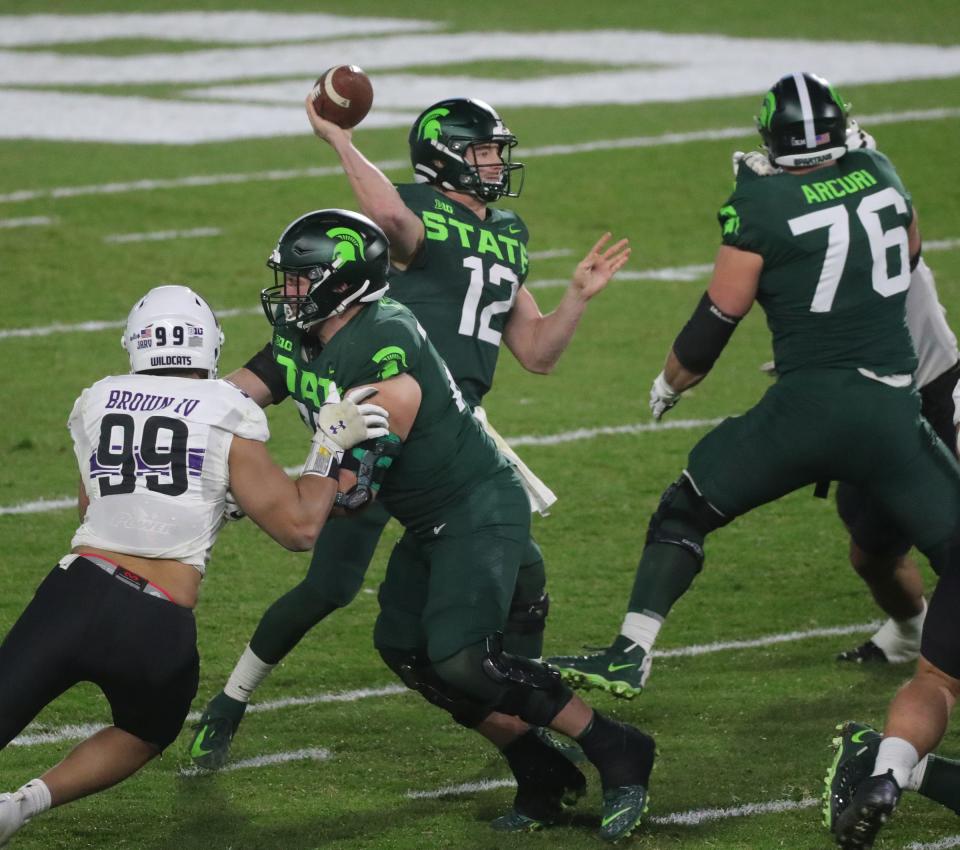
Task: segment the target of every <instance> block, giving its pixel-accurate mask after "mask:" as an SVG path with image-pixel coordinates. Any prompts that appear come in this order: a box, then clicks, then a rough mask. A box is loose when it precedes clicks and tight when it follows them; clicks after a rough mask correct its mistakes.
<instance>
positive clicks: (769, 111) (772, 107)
mask: <svg viewBox="0 0 960 850" xmlns="http://www.w3.org/2000/svg"><path fill="white" fill-rule="evenodd" d="M776 111H777V98H776V96H775V95H774V93H773V92H772V91H768V92H767V93H766V95H765V96H764V98H763V104H762V105H761V106H760V115H759V116H757V121H758V123H759V124H760V126H761V127H763V128H764V129H765V130H769V129H770V122H771V121H772V120H773V113H774V112H776Z"/></svg>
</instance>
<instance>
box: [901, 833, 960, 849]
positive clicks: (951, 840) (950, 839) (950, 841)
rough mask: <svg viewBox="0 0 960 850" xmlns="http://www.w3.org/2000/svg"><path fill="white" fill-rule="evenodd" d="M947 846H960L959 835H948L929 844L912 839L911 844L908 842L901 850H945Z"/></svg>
mask: <svg viewBox="0 0 960 850" xmlns="http://www.w3.org/2000/svg"><path fill="white" fill-rule="evenodd" d="M948 847H960V835H949V836H947V837H946V838H941V839H940V840H939V841H934V842H932V843H930V844H921V843H919V842H918V841H914V842H913V844H908V845H907V846H906V847H904V848H903V850H947V848H948Z"/></svg>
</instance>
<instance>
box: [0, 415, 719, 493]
mask: <svg viewBox="0 0 960 850" xmlns="http://www.w3.org/2000/svg"><path fill="white" fill-rule="evenodd" d="M721 422H723V417H720V418H718V419H672V420H669V419H668V420H667V421H666V422H637V423H635V424H633V425H603V426H600V427H598V428H577V429H576V430H574V431H564V432H562V433H560V434H544V435H538V434H525V435H522V436H519V437H506V438H505V439H506V441H507V442H508V443H509V444H510V445H511V446H514V447H516V446H557V445H560V444H561V443H573V442H576V441H578V440H592V439H593V438H594V437H609V436H616V435H620V434H645V433H647V432H650V431H654V432H656V431H677V430H679V431H686V430H688V429H691V428H707V427H711V426H713V425H719V424H720V423H721ZM0 510H2V509H0Z"/></svg>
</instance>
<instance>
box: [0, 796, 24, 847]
mask: <svg viewBox="0 0 960 850" xmlns="http://www.w3.org/2000/svg"><path fill="white" fill-rule="evenodd" d="M22 800H23V792H22V791H14V792H13V793H12V794H0V847H5V846H6V844H7V842H8V841H9V840H10V837H11V836H12V835H13V834H14V833H15V832H17V830H19V829H20V827H21V826H23V825H24V824H25V823H26V822H27V819H26V818H24V816H23V811H22V810H21V808H20V803H21V801H22Z"/></svg>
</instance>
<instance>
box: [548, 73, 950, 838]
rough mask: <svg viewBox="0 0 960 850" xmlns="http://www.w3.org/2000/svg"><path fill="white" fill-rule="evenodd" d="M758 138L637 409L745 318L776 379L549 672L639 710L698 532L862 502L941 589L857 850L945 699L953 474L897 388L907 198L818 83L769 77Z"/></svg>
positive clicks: (708, 442) (847, 824)
mask: <svg viewBox="0 0 960 850" xmlns="http://www.w3.org/2000/svg"><path fill="white" fill-rule="evenodd" d="M758 125H759V130H760V134H761V137H762V139H763V141H764V144H765V147H766V149H767V152H768V155H769V157H770V159H771V162H772V163H773V164H774V165H777V166H780V167H781V168H782V169H783V170H782V173H779V174H774V175H771V176H766V177H761V176H758V175H757V174H755V173H753V172H752V171H751V170H749V169H740V171H739V174H738V179H737V183H736V186H735V189H734V192H733V194H732V196H731V197H730V199H729V200H728V201H727V203H726V204H724V205H723V207H722V208H721V210H720V213H719V221H720V226H721V238H722V243H723V244H722V245H721V247H720V249H719V251H718V253H717V258H716V262H715V265H714V270H713V275H712V278H711V280H710V284H709V287H708V289H707V292H706V293H705V294H704V296H703V297H702V299H701V301H700V304H699V305H698V306H697V308H696V310H695V311H694V313H693V315H692V316H691V318H690V320H689V321H688V323H687V324H686V326H685V327H684V328H683V329H682V330H681V331H680V333H679V335H678V336H677V338H676V340H675V342H674V344H673V347H672V349H671V350H670V352H669V354H668V357H667V360H666V364H665V366H664V369H663V371H662V372H661V373H660V374H659V375H658V376H657V378H656V379H655V381H654V383H653V387H652V390H651V393H650V406H651V410H652V412H653V415H654V417H655V418H656V419H659V418H660V417H661V416H662V415H663V414H664V413H665V412H666V411H667V410H669V409H670V408H671V407H672V406H673V405H674V404H676V403H677V401H678V400H679V399H680V396H681V393H682V392H683V391H684V390H686V389H687V388H689V387H692V386H694V385H695V384H697V383H698V382H699V381H701V380H702V379H703V378H704V377H705V375H706V374H707V373H708V372H709V371H710V368H711V367H712V365H713V363H714V362H715V360H716V358H717V357H718V356H719V354H720V352H721V351H722V349H723V347H724V345H725V344H726V343H727V341H728V340H729V338H730V335H731V334H732V333H733V331H734V329H735V327H736V325H737V323H738V322H739V321H740V319H741V318H742V317H743V316H744V315H746V313H747V312H748V311H749V310H750V308H751V307H752V306H753V303H754V302H755V301H757V302H759V303H760V306H761V307H762V308H763V310H764V312H765V314H766V318H767V324H768V326H769V328H770V331H771V333H772V335H773V348H774V354H775V359H776V364H777V370H778V373H779V378H778V380H777V382H776V383H775V384H774V385H773V386H772V387H771V388H770V389H769V390H768V391H767V392H766V394H765V395H764V396H763V398H762V399H761V400H760V401H759V402H758V403H757V404H756V405H755V406H754V407H752V408H751V409H750V410H748V411H747V412H746V413H745V414H743V415H742V416H737V417H733V418H730V419H727V420H725V421H724V422H722V423H721V424H720V425H719V426H717V427H716V428H715V429H713V430H712V431H711V432H710V433H709V434H707V435H706V436H705V437H704V438H703V439H702V440H700V441H699V442H698V443H697V444H696V445H695V446H694V448H693V450H692V451H691V452H690V456H689V460H688V464H687V468H686V469H685V470H684V471H683V475H682V476H681V477H680V478H679V479H678V480H677V481H676V482H675V483H674V484H672V485H671V486H670V487H668V488H667V490H666V491H665V493H664V494H663V497H662V500H661V502H660V506H659V508H658V509H657V511H656V512H655V513H654V515H653V517H652V518H651V521H650V525H649V528H648V531H647V538H646V545H645V547H644V550H643V554H642V557H641V560H640V564H639V566H638V568H637V574H636V579H635V582H634V587H633V592H632V595H631V598H630V603H629V606H628V614H627V616H626V618H625V620H624V623H623V626H622V627H621V631H620V634H619V635H618V637H617V638H616V640H615V641H614V643H613V644H612V645H611V646H610V647H609V648H608V649H606V650H605V651H603V652H601V653H599V654H597V655H593V656H581V657H564V658H558V659H554V663H556V664H557V665H558V666H560V667H561V669H562V670H563V671H564V673H565V677H566V678H567V680H568V681H571V682H572V683H574V684H578V683H579V684H582V685H586V686H593V687H602V688H605V689H608V690H620V691H621V693H623V694H624V695H634V694H636V693H639V691H640V689H641V688H642V686H643V684H644V681H645V678H646V675H648V673H649V662H650V657H651V650H652V648H653V645H654V642H655V640H656V637H657V634H658V632H659V630H660V628H661V626H662V624H663V621H664V619H665V618H666V616H667V614H668V612H669V611H670V609H671V607H672V606H673V604H674V602H676V600H677V599H678V598H679V597H680V596H681V595H682V594H683V593H684V592H685V591H686V590H687V589H688V587H689V586H690V584H691V583H692V582H693V580H694V578H695V577H696V575H697V573H699V571H700V569H701V568H702V566H703V561H704V548H703V547H704V539H705V537H706V535H707V534H708V533H709V532H711V531H713V530H715V529H718V528H720V527H722V526H724V525H726V524H727V523H729V522H731V521H733V520H734V519H735V518H736V517H738V516H740V515H741V514H744V513H746V512H747V511H749V510H751V509H753V508H754V507H757V506H759V505H762V504H765V503H767V502H770V501H773V500H774V499H777V498H779V497H780V496H783V495H785V494H787V493H789V492H791V491H793V490H796V489H797V488H799V487H802V486H804V485H806V484H810V483H814V482H818V481H829V480H835V481H846V482H849V483H851V484H853V485H854V486H857V487H859V488H862V490H863V491H864V492H865V493H866V494H867V495H868V496H869V497H870V498H871V499H873V500H874V501H876V502H877V503H878V504H879V505H880V506H881V507H882V508H883V510H884V511H885V512H886V513H887V514H888V515H889V516H890V517H892V518H893V520H894V521H895V523H896V524H897V526H898V527H899V528H900V529H901V530H902V531H903V532H904V533H905V534H907V535H908V536H909V537H910V538H911V539H912V540H914V541H915V542H916V544H917V546H918V548H920V549H921V551H923V552H924V554H926V555H927V557H928V558H929V560H930V563H931V565H932V566H933V568H934V570H935V571H936V572H937V573H938V574H939V576H940V578H939V582H938V585H937V588H936V590H935V591H934V593H933V596H932V598H931V600H930V605H929V611H928V614H927V618H926V621H925V624H924V628H923V634H922V638H921V658H920V661H919V665H918V670H917V674H916V676H915V677H914V679H913V680H912V681H911V682H910V683H909V684H908V685H907V686H906V687H905V688H904V689H903V690H901V691H900V693H899V694H898V695H897V697H896V698H895V700H894V703H893V705H892V707H891V711H890V714H889V717H888V721H887V726H886V728H885V730H884V739H883V741H882V743H881V744H880V746H879V750H878V752H877V758H876V762H875V766H874V768H873V774H874V776H872V777H870V778H869V779H868V780H865V781H864V782H862V783H860V786H859V788H857V789H856V792H855V795H854V797H853V803H852V804H850V796H849V794H848V795H847V796H846V797H844V802H845V807H844V809H843V811H838V812H837V813H836V817H835V818H834V819H833V820H832V821H831V824H830V825H831V827H832V829H833V831H834V833H835V835H836V837H837V840H838V841H839V842H840V844H841V846H844V847H869V846H870V845H871V843H872V839H873V835H874V834H875V833H876V831H877V830H878V829H879V828H880V826H881V824H882V823H883V822H884V820H885V819H886V818H887V816H888V815H889V814H890V813H891V812H892V810H893V808H894V806H895V805H896V802H897V799H898V797H899V793H900V788H901V787H903V786H904V785H905V784H906V782H907V780H908V778H909V775H910V772H911V770H912V768H913V767H914V766H916V764H917V761H918V758H919V757H920V756H923V755H925V754H926V753H928V752H929V751H930V750H931V749H932V748H933V747H934V746H935V745H936V743H937V742H938V741H939V740H940V738H941V737H942V735H943V733H944V731H945V728H946V723H947V716H948V711H947V707H948V706H952V705H953V702H954V701H955V699H956V697H957V696H958V695H960V621H958V620H957V617H956V616H955V610H956V606H957V604H958V602H960V548H958V543H957V541H958V539H960V534H958V532H960V528H958V526H960V467H958V464H957V460H956V458H955V457H954V455H953V453H952V452H951V451H950V450H949V449H948V448H947V447H946V446H945V445H944V444H943V443H942V442H941V441H940V440H939V438H937V437H936V435H935V434H934V433H933V431H932V429H931V428H930V426H929V424H928V423H926V422H925V421H923V420H921V417H920V400H919V396H918V394H917V392H916V388H915V386H914V382H913V377H912V375H913V372H914V370H915V368H916V355H915V353H914V350H913V347H912V345H911V341H910V337H909V334H908V331H907V327H906V323H905V321H904V310H905V299H906V290H907V288H908V286H909V282H910V270H911V266H912V265H915V264H916V263H917V262H918V261H919V255H920V233H919V229H918V227H917V220H916V215H915V213H914V210H913V207H912V203H911V198H910V195H909V194H908V193H907V192H906V190H905V189H904V187H903V185H902V184H901V182H900V179H899V177H898V176H897V174H896V172H895V171H894V169H893V167H892V166H891V165H890V162H889V161H888V160H887V159H886V158H885V157H884V156H883V155H882V154H880V153H879V152H877V151H872V150H855V151H849V152H848V150H847V147H846V144H845V136H846V129H847V110H846V107H845V104H844V103H843V101H842V100H841V99H840V98H839V96H838V95H837V93H836V91H835V90H834V89H833V87H832V86H830V85H829V83H827V82H826V81H825V80H823V79H822V78H820V77H816V76H814V75H811V74H801V73H797V74H791V75H788V76H786V77H784V78H782V79H781V80H780V81H779V82H778V83H777V84H776V85H775V86H774V87H773V88H772V89H771V90H770V91H769V92H768V93H767V95H766V96H765V97H764V100H763V105H762V109H761V112H760V116H759V118H758ZM610 671H616V672H615V673H614V672H610ZM888 771H889V773H888ZM837 775H838V776H841V775H846V774H845V773H844V772H843V771H839V772H838V773H837ZM841 796H842V795H841Z"/></svg>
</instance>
